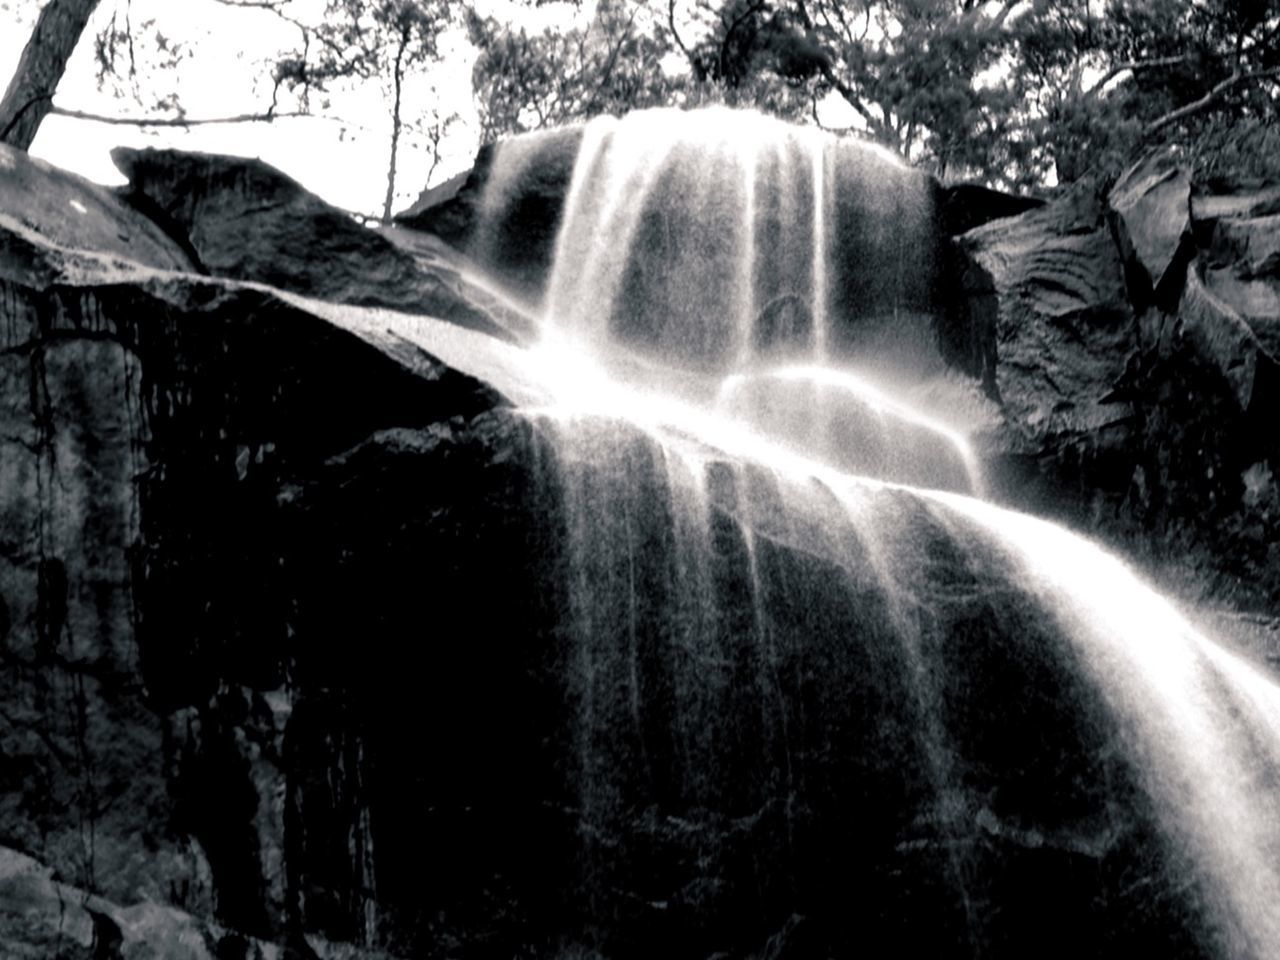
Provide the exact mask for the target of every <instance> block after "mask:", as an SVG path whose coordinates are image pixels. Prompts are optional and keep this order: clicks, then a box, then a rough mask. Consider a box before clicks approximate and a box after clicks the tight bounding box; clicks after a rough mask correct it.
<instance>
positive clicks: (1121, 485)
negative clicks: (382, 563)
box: [959, 154, 1280, 608]
mask: <svg viewBox="0 0 1280 960" xmlns="http://www.w3.org/2000/svg"><path fill="white" fill-rule="evenodd" d="M1276 207H1277V194H1276V192H1275V191H1274V190H1263V191H1253V192H1249V193H1243V192H1242V193H1241V194H1239V195H1230V196H1212V195H1204V194H1200V193H1198V192H1197V191H1196V190H1195V188H1194V186H1193V185H1192V184H1191V182H1190V180H1189V178H1188V176H1187V174H1186V172H1185V170H1184V169H1183V168H1182V167H1181V166H1180V164H1179V162H1178V159H1177V158H1176V157H1175V156H1171V155H1168V154H1157V155H1153V156H1150V157H1148V158H1146V159H1145V160H1144V161H1142V162H1141V163H1140V164H1138V165H1137V166H1136V167H1135V168H1133V169H1132V170H1130V171H1128V172H1127V173H1126V174H1125V175H1124V176H1123V177H1122V178H1121V179H1120V181H1119V182H1118V183H1117V184H1116V185H1115V187H1114V188H1113V189H1112V190H1111V192H1110V194H1109V195H1107V196H1100V195H1096V194H1093V193H1091V192H1090V191H1089V190H1087V189H1085V190H1077V191H1076V192H1075V193H1074V194H1072V195H1071V196H1070V197H1068V198H1067V199H1065V200H1062V201H1058V202H1056V203H1054V204H1052V205H1050V206H1048V207H1045V208H1044V209H1042V210H1038V211H1032V212H1029V213H1026V214H1023V215H1021V216H1019V217H1017V218H1014V219H1008V220H999V221H996V222H993V223H991V224H988V225H986V226H984V227H979V228H977V229H976V230H973V231H971V232H969V233H967V234H965V235H964V236H963V237H962V238H960V241H959V243H960V247H961V249H962V251H963V254H964V258H965V260H966V262H967V270H968V273H967V274H966V281H967V282H966V283H965V288H966V298H967V301H968V303H969V305H970V306H969V310H968V311H967V312H968V314H969V315H970V316H971V317H973V318H974V321H975V322H974V324H973V327H974V328H975V329H976V328H980V327H981V323H982V322H985V323H992V324H994V328H995V336H994V342H993V343H992V344H991V346H990V347H989V348H988V353H989V355H990V357H991V359H990V360H988V365H989V368H990V369H991V370H992V371H993V376H992V384H993V386H994V388H995V390H996V391H997V393H998V396H999V398H1000V401H1001V405H1002V410H1003V414H1004V420H1005V423H1004V426H1003V427H1002V428H1001V429H1000V430H998V431H996V432H995V433H993V434H991V435H989V436H988V437H987V438H986V443H987V450H988V453H989V454H991V455H993V456H994V458H995V459H996V460H997V461H998V462H999V464H1000V467H999V468H998V469H997V470H996V471H995V476H996V478H997V485H998V487H999V495H1001V496H1003V497H1005V498H1007V499H1008V500H1009V501H1010V502H1013V503H1017V504H1019V505H1021V506H1024V507H1027V508H1030V509H1035V510H1040V511H1047V512H1051V513H1054V514H1056V515H1058V516H1060V517H1062V518H1064V519H1067V520H1069V521H1071V522H1073V523H1075V524H1077V525H1080V526H1082V527H1085V528H1086V529H1090V530H1093V531H1095V532H1097V533H1099V534H1101V535H1103V536H1107V537H1111V538H1113V539H1115V540H1117V541H1119V542H1123V543H1126V544H1128V545H1129V546H1130V547H1131V548H1136V549H1139V550H1140V551H1146V552H1148V553H1149V555H1150V556H1151V557H1152V558H1153V559H1155V560H1157V561H1159V560H1160V559H1161V558H1162V557H1163V558H1168V559H1179V558H1180V559H1183V560H1185V559H1186V558H1187V557H1188V556H1192V557H1194V558H1195V561H1194V562H1195V564H1196V565H1198V566H1199V568H1200V572H1201V573H1202V574H1204V575H1205V576H1207V577H1208V578H1209V579H1211V580H1216V589H1225V590H1227V592H1228V593H1235V591H1236V590H1241V591H1244V593H1243V594H1236V595H1237V597H1238V598H1243V596H1248V598H1249V602H1253V603H1256V604H1261V605H1263V606H1264V608H1265V607H1273V606H1274V604H1275V603H1276V602H1277V601H1278V600H1280V575H1277V573H1276V571H1277V566H1276V561H1277V560H1280V556H1277V555H1276V554H1275V552H1274V550H1273V548H1272V547H1271V546H1269V544H1271V543H1274V542H1275V533H1276V524H1277V522H1278V521H1280V499H1277V493H1276V489H1275V487H1274V484H1273V483H1272V480H1271V477H1272V475H1273V473H1272V472H1273V470H1274V469H1275V466H1276V458H1277V454H1278V453H1280V448H1277V444H1276V439H1275V433H1274V431H1273V430H1271V429H1270V428H1269V427H1267V426H1265V424H1268V423H1270V422H1272V421H1273V420H1274V418H1275V416H1276V415H1277V413H1280V407H1277V403H1278V402H1280V395H1278V394H1277V380H1276V376H1277V367H1276V356H1277V354H1276V353H1275V351H1274V344H1275V340H1274V326H1275V324H1276V322H1277V321H1276V317H1277V316H1278V314H1277V313H1276V312H1275V311H1274V310H1273V309H1272V307H1271V304H1272V301H1273V299H1274V298H1275V297H1276V291H1277V289H1280V287H1278V286H1277V283H1278V278H1277V275H1276V272H1275V264H1274V263H1273V259H1274V258H1272V257H1271V254H1270V252H1269V251H1270V246H1269V244H1270V243H1271V240H1270V239H1269V238H1270V237H1272V236H1273V234H1274V231H1272V230H1271V229H1270V228H1271V227H1272V226H1274V225H1275V224H1274V215H1273V214H1272V212H1271V211H1273V210H1275V209H1276ZM1236 584H1242V586H1236ZM1250 584H1252V585H1254V587H1253V588H1251V587H1249V586H1248V585H1250ZM1254 588H1256V589H1254ZM1251 589H1252V595H1249V592H1250V590H1251Z"/></svg>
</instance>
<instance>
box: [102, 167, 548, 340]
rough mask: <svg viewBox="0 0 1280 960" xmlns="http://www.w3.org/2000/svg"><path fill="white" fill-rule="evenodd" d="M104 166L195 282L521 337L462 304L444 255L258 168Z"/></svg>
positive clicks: (515, 324)
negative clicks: (213, 279)
mask: <svg viewBox="0 0 1280 960" xmlns="http://www.w3.org/2000/svg"><path fill="white" fill-rule="evenodd" d="M112 159H113V160H114V161H115V162H116V165H117V166H118V167H119V168H120V170H121V172H123V173H124V174H125V176H127V177H128V178H129V186H128V188H126V189H125V190H124V191H123V193H122V195H123V197H124V198H125V199H126V200H127V201H128V202H129V203H130V204H131V205H132V206H133V207H134V208H136V209H137V210H138V211H140V212H141V213H142V214H144V215H146V216H148V217H150V218H152V219H153V220H154V221H155V222H156V223H158V224H161V225H163V227H164V229H165V230H166V232H167V233H168V234H169V236H170V237H172V238H173V239H174V242H176V243H177V244H179V245H180V246H181V247H182V248H183V249H185V250H186V251H187V252H188V254H189V255H190V258H191V260H192V262H193V263H194V264H195V265H196V268H197V269H199V270H200V271H201V272H204V273H209V274H212V275H213V276H218V277H227V278H230V279H234V280H250V281H255V282H259V283H265V284H268V285H270V286H273V287H276V288H279V289H282V290H287V291H291V292H294V293H299V294H303V295H306V296H311V297H315V298H319V299H323V300H327V301H329V302H332V303H344V304H351V305H355V306H377V307H386V308H390V309H394V310H399V311H402V312H406V313H421V314H428V315H431V316H437V317H444V318H446V319H449V320H451V321H453V322H454V323H458V324H461V325H462V326H466V327H470V328H471V329H475V330H481V331H483V332H485V333H489V334H493V335H495V336H502V337H513V336H516V335H519V334H521V333H525V332H527V329H526V327H527V321H525V320H524V319H523V318H522V317H520V315H519V313H518V311H513V310H510V309H505V308H499V309H494V310H492V311H490V310H485V309H481V308H480V307H479V306H477V304H476V303H475V302H473V301H472V300H470V299H468V292H469V291H468V284H467V282H466V281H465V279H464V278H463V277H462V276H461V275H460V273H459V271H458V269H457V265H456V263H451V262H449V257H448V256H447V253H446V252H445V251H442V250H440V249H434V250H432V249H429V248H426V247H424V246H423V245H422V244H421V243H418V244H412V245H411V244H408V243H403V242H398V239H397V234H396V233H394V232H392V231H379V230H375V229H371V228H369V227H367V226H365V225H364V224H362V223H360V222H359V221H358V220H357V219H356V217H354V216H353V215H352V214H350V213H347V212H346V211H344V210H339V209H338V208H336V207H334V206H331V205H330V204H327V203H325V202H324V201H323V200H321V199H320V198H318V197H316V196H315V195H314V194H312V193H309V192H308V191H306V190H304V189H303V188H302V187H301V186H300V185H299V184H298V183H297V182H296V181H295V180H293V179H292V178H290V177H288V176H286V175H285V174H283V173H281V172H280V171H279V170H277V169H275V168H274V167H272V166H270V165H268V164H266V163H263V162H262V161H260V160H252V159H245V158H241V157H227V156H219V155H214V154H191V153H181V152H178V151H174V150H160V149H145V150H136V149H132V148H128V147H117V148H116V149H115V150H113V151H112ZM513 329H514V333H513V332H512V330H513Z"/></svg>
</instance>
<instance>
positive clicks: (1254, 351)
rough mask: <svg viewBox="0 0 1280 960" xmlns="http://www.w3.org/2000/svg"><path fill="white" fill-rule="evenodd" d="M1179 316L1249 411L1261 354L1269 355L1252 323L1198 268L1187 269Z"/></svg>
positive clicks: (1186, 332) (1201, 352)
mask: <svg viewBox="0 0 1280 960" xmlns="http://www.w3.org/2000/svg"><path fill="white" fill-rule="evenodd" d="M1178 320H1179V322H1180V330H1181V333H1182V335H1183V336H1185V337H1186V338H1187V339H1188V341H1189V342H1190V343H1191V345H1192V349H1194V350H1195V351H1196V352H1197V353H1198V354H1199V356H1200V357H1201V358H1203V360H1204V361H1205V362H1206V363H1207V364H1208V365H1209V366H1210V367H1211V368H1212V369H1213V370H1214V371H1215V372H1216V373H1217V375H1218V376H1219V377H1220V378H1221V379H1222V381H1223V383H1224V384H1225V385H1226V386H1227V388H1228V389H1229V390H1230V392H1231V395H1232V397H1233V398H1234V399H1235V401H1236V403H1237V404H1238V407H1239V410H1240V411H1241V412H1245V411H1248V410H1249V409H1250V408H1251V407H1252V405H1253V402H1254V385H1255V384H1254V381H1255V378H1256V376H1257V373H1258V363H1259V358H1260V357H1264V358H1265V355H1264V354H1263V351H1262V346H1261V344H1260V343H1259V342H1258V338H1257V337H1256V336H1255V335H1254V333H1253V330H1252V329H1250V327H1249V324H1247V323H1245V322H1244V320H1243V319H1241V317H1240V315H1239V314H1238V313H1237V312H1236V311H1235V310H1234V309H1232V307H1231V306H1230V305H1229V304H1228V303H1226V302H1224V301H1223V300H1222V299H1220V298H1219V297H1217V296H1215V293H1214V292H1211V291H1210V290H1209V289H1207V288H1206V286H1205V284H1204V282H1203V281H1202V280H1201V279H1200V273H1199V271H1198V270H1196V269H1194V268H1193V269H1191V270H1188V271H1187V279H1186V286H1185V287H1184V288H1183V291H1182V301H1181V303H1179V305H1178ZM1277 322H1280V318H1277Z"/></svg>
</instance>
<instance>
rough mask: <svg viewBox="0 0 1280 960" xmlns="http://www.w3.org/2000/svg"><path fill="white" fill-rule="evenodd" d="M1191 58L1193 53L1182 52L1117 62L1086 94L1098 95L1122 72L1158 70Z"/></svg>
mask: <svg viewBox="0 0 1280 960" xmlns="http://www.w3.org/2000/svg"><path fill="white" fill-rule="evenodd" d="M1190 59H1191V54H1189V53H1181V54H1178V55H1177V56H1173V57H1155V58H1154V59H1151V60H1130V61H1127V62H1125V63H1117V64H1116V65H1115V66H1114V67H1112V68H1111V69H1110V70H1108V71H1107V72H1106V73H1104V74H1103V75H1102V76H1101V77H1099V78H1098V82H1097V83H1095V84H1094V85H1093V86H1091V87H1090V88H1089V89H1088V91H1086V92H1085V96H1086V97H1096V96H1098V95H1099V94H1100V93H1101V92H1102V88H1103V87H1105V86H1106V85H1107V84H1108V83H1110V82H1111V81H1112V80H1114V79H1115V78H1116V77H1118V76H1120V74H1122V73H1125V72H1129V71H1132V72H1134V73H1137V72H1138V71H1139V70H1156V69H1159V68H1160V67H1175V66H1177V65H1178V64H1180V63H1187V62H1188V61H1190Z"/></svg>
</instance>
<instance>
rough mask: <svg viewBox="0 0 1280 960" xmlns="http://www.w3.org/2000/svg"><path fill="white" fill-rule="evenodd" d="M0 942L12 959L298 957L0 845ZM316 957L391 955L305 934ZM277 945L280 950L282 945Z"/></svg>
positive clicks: (381, 959)
mask: <svg viewBox="0 0 1280 960" xmlns="http://www.w3.org/2000/svg"><path fill="white" fill-rule="evenodd" d="M0 943H3V944H4V949H5V956H6V957H11V958H13V960H25V958H28V957H30V958H32V960H34V958H38V957H51V956H56V957H60V958H66V960H265V958H269V957H280V958H288V957H290V956H293V957H298V956H300V954H299V953H298V952H297V951H296V949H294V950H292V951H291V949H290V947H289V945H287V944H285V945H281V944H278V943H270V942H263V941H261V940H255V939H253V938H249V937H245V936H243V935H242V934H239V933H236V932H235V931H231V930H228V929H226V928H225V927H223V926H221V925H219V924H216V923H210V922H209V921H207V920H202V919H200V918H199V917H196V916H193V915H191V914H189V913H187V912H185V911H182V910H178V909H174V908H173V907H168V906H163V905H161V904H159V903H155V902H146V901H143V902H130V903H129V904H128V905H122V904H121V903H119V902H113V901H112V900H111V899H110V898H108V897H102V896H98V895H96V894H94V893H93V892H92V891H90V890H86V889H83V888H78V887H76V886H75V885H74V884H69V883H66V882H65V881H63V880H61V879H59V878H58V877H57V876H56V875H55V874H54V872H53V871H52V870H50V868H49V867H47V866H46V865H44V864H42V863H40V862H39V861H37V860H35V859H33V858H31V857H28V856H26V855H25V854H23V853H21V852H19V851H16V850H13V849H11V848H9V847H0ZM303 946H304V948H305V950H306V955H307V956H310V957H314V958H316V960H391V958H390V957H389V956H388V955H387V954H384V953H382V952H380V951H375V950H358V949H352V948H350V947H346V946H342V945H335V944H331V943H326V942H325V941H323V940H320V939H319V938H310V939H308V940H307V941H305V942H304V943H303ZM282 947H283V949H282Z"/></svg>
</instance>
